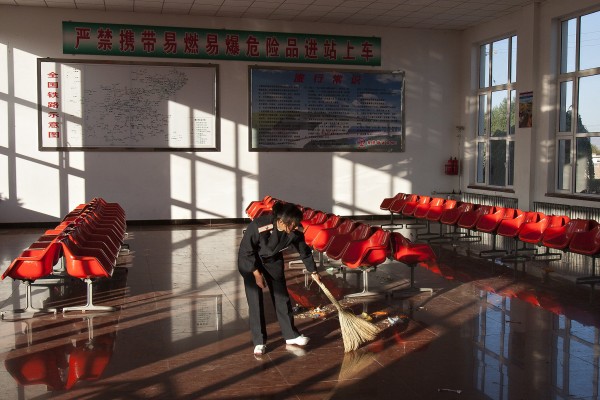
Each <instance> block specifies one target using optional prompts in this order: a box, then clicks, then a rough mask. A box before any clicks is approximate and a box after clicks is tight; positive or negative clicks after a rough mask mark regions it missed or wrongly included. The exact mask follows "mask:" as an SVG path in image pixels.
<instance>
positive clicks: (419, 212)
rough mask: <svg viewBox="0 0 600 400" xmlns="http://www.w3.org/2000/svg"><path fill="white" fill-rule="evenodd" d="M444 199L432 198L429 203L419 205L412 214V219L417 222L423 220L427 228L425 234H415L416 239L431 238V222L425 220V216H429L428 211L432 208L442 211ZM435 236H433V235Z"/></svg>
mask: <svg viewBox="0 0 600 400" xmlns="http://www.w3.org/2000/svg"><path fill="white" fill-rule="evenodd" d="M445 202H446V199H443V198H441V197H433V198H432V199H431V201H429V202H424V203H419V204H417V207H416V208H415V211H414V212H413V217H415V218H416V219H418V220H425V222H426V226H427V232H423V233H417V237H418V238H420V239H426V238H430V237H432V233H431V220H429V219H427V214H429V210H431V208H432V207H437V208H438V209H442V207H443V205H444V203H445ZM434 236H435V235H434Z"/></svg>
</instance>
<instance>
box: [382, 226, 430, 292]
mask: <svg viewBox="0 0 600 400" xmlns="http://www.w3.org/2000/svg"><path fill="white" fill-rule="evenodd" d="M390 244H391V253H390V256H391V258H392V259H393V260H396V261H398V262H401V263H402V264H405V265H406V266H408V267H409V268H410V286H409V287H408V289H402V290H395V291H392V292H391V295H392V296H393V295H394V293H403V292H407V293H411V292H412V293H414V292H430V293H433V289H432V288H418V287H416V286H415V268H416V267H417V265H418V264H419V263H431V262H434V261H435V259H436V257H435V253H434V252H433V250H432V249H431V247H430V246H429V245H427V244H424V243H412V242H411V241H410V240H408V239H407V238H406V237H404V236H403V235H402V234H400V233H399V232H392V235H391V239H390Z"/></svg>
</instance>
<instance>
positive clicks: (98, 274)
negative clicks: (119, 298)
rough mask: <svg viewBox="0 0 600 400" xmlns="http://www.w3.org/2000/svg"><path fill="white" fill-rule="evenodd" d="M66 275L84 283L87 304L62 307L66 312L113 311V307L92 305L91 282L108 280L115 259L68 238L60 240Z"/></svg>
mask: <svg viewBox="0 0 600 400" xmlns="http://www.w3.org/2000/svg"><path fill="white" fill-rule="evenodd" d="M60 244H61V245H62V251H63V254H64V259H65V267H66V271H67V273H68V274H69V275H70V276H72V277H75V278H79V279H81V280H83V281H84V282H86V285H87V303H86V304H85V305H83V306H71V307H64V308H63V310H62V311H63V313H64V312H67V311H78V310H79V311H114V310H115V307H110V306H97V305H94V298H93V282H94V281H96V280H98V279H100V278H110V277H111V276H112V274H113V271H114V268H115V265H116V261H117V260H116V258H115V257H109V256H108V255H106V254H105V253H104V252H103V251H102V250H101V249H99V248H93V247H81V246H79V245H77V244H76V243H75V242H74V241H73V240H72V239H71V238H70V237H69V236H65V237H63V238H61V239H60Z"/></svg>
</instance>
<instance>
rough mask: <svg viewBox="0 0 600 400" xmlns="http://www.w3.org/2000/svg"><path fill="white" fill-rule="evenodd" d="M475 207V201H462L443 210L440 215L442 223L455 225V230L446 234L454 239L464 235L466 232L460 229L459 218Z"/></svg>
mask: <svg viewBox="0 0 600 400" xmlns="http://www.w3.org/2000/svg"><path fill="white" fill-rule="evenodd" d="M473 208H475V205H474V204H473V203H467V202H460V203H459V204H457V205H456V207H453V208H449V209H445V210H443V211H442V215H441V216H440V224H442V225H446V226H451V227H453V231H452V232H448V233H446V234H445V236H447V237H449V238H450V239H451V240H453V241H454V240H456V239H457V238H459V237H461V236H464V235H465V233H464V232H459V231H458V225H457V224H458V220H459V219H460V217H461V216H462V215H463V214H464V213H466V212H469V211H471V210H473ZM440 229H441V228H440Z"/></svg>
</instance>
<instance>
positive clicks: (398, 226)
mask: <svg viewBox="0 0 600 400" xmlns="http://www.w3.org/2000/svg"><path fill="white" fill-rule="evenodd" d="M385 226H394V227H396V228H399V229H402V228H403V227H404V225H403V224H397V223H395V222H394V213H393V212H391V211H390V223H389V224H381V227H382V228H383V227H385Z"/></svg>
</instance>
